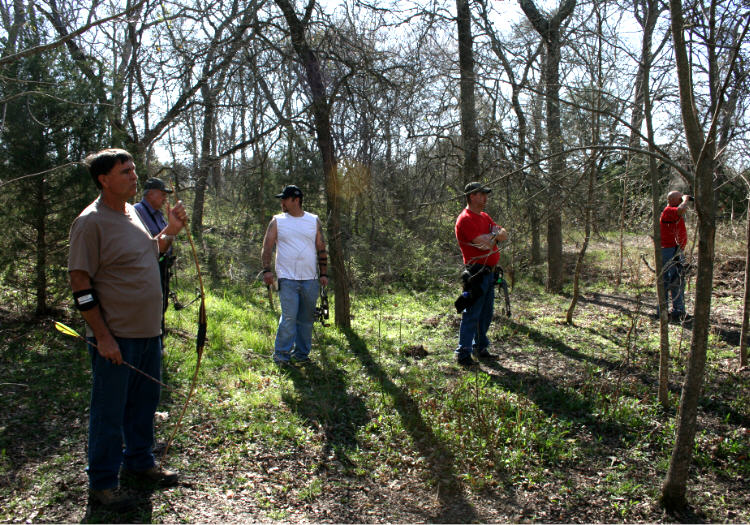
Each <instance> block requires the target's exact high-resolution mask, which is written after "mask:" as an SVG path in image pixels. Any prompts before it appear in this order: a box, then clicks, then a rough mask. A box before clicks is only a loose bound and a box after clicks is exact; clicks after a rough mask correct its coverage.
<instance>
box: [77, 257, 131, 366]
mask: <svg viewBox="0 0 750 525" xmlns="http://www.w3.org/2000/svg"><path fill="white" fill-rule="evenodd" d="M70 287H71V288H72V289H73V291H74V292H79V291H81V290H88V289H89V288H91V287H92V285H91V278H90V277H89V274H88V273H86V272H84V271H83V270H72V271H71V272H70ZM81 315H82V316H83V319H84V320H85V321H86V323H87V324H88V325H89V327H91V331H92V332H94V337H95V338H96V346H97V350H98V351H99V354H100V355H101V356H102V357H103V358H104V359H107V360H109V361H112V362H113V363H114V364H116V365H119V364H122V353H120V347H119V345H118V344H117V341H115V338H114V336H113V335H112V332H110V331H109V327H108V326H107V323H105V322H104V317H103V316H102V311H101V309H100V308H99V305H96V306H94V307H93V308H91V309H90V310H86V311H82V312H81Z"/></svg>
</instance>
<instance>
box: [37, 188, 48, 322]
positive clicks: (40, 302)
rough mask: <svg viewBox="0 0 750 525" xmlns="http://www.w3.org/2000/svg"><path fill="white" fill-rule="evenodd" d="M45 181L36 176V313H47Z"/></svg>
mask: <svg viewBox="0 0 750 525" xmlns="http://www.w3.org/2000/svg"><path fill="white" fill-rule="evenodd" d="M46 186H47V183H46V182H45V181H44V177H37V181H36V191H35V193H36V195H35V197H36V204H35V206H34V230H35V231H36V265H35V268H34V271H35V274H36V277H35V282H34V288H35V289H36V309H35V312H34V313H35V314H36V315H44V314H46V313H47V233H46V232H47V192H46Z"/></svg>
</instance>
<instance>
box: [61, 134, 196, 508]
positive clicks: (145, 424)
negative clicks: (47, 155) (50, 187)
mask: <svg viewBox="0 0 750 525" xmlns="http://www.w3.org/2000/svg"><path fill="white" fill-rule="evenodd" d="M85 162H86V164H87V166H88V168H89V173H90V174H91V178H92V179H93V181H94V183H95V184H96V186H97V187H98V188H100V189H101V194H100V195H99V197H98V198H97V199H96V200H95V201H94V202H92V203H91V204H89V206H88V207H86V209H85V210H83V211H82V212H81V214H80V215H79V216H78V217H77V218H76V219H75V220H74V221H73V225H72V226H71V229H70V254H69V257H68V270H69V272H70V283H71V287H72V289H73V297H74V300H75V305H76V307H77V308H78V310H80V312H81V315H82V316H83V318H84V320H85V321H86V335H87V337H88V338H89V340H90V341H91V342H92V345H94V346H91V347H89V349H90V352H91V365H92V371H93V374H92V382H93V385H92V389H91V407H90V413H89V446H88V456H89V457H88V468H87V469H86V470H87V473H88V476H89V499H90V501H92V502H94V503H99V504H101V505H104V506H106V507H109V508H112V509H123V508H127V507H130V506H132V505H133V503H134V502H135V499H134V497H133V496H131V495H130V494H127V493H126V492H124V491H122V490H120V488H119V479H118V475H119V471H120V466H121V465H122V466H123V475H127V476H129V477H132V478H135V479H138V480H148V481H151V482H159V483H162V484H175V483H176V482H177V477H178V476H177V473H176V472H172V471H168V470H165V469H163V468H162V467H160V466H157V465H156V462H155V460H154V455H153V452H152V448H153V444H154V413H155V412H156V406H157V404H158V402H159V393H160V390H159V385H158V384H157V383H156V382H155V381H152V380H150V379H148V378H146V377H144V376H143V375H141V374H137V373H134V372H133V371H131V369H129V368H128V367H125V366H122V363H123V362H124V361H125V362H127V363H129V364H131V365H132V366H134V367H136V368H138V369H140V370H142V371H144V372H146V373H147V374H149V375H151V376H153V377H155V378H157V379H158V378H159V377H160V373H161V337H160V335H161V305H162V297H161V285H160V278H159V263H158V254H159V251H160V248H161V251H164V250H166V247H167V246H168V244H169V243H171V241H172V240H173V239H174V236H175V235H177V233H179V232H180V230H182V228H183V227H184V225H185V223H186V222H187V214H186V212H185V208H184V206H183V205H182V203H181V202H179V203H177V205H175V207H174V208H172V209H171V210H170V212H169V217H168V224H167V226H166V227H165V228H164V229H163V230H162V231H161V232H160V233H159V234H158V235H156V236H152V235H151V234H150V233H149V232H148V230H147V228H146V226H144V224H143V222H142V221H141V219H140V217H139V216H138V213H137V212H136V211H135V208H134V207H133V206H132V205H131V204H129V203H128V200H129V199H130V198H132V197H133V196H134V195H135V194H136V190H137V182H138V177H137V175H136V172H135V164H134V162H133V157H132V156H131V155H130V154H129V153H128V152H127V151H124V150H121V149H106V150H102V151H100V152H98V153H95V154H93V155H90V156H88V157H87V158H86V161H85ZM123 438H124V443H125V449H124V450H123V447H122V445H123Z"/></svg>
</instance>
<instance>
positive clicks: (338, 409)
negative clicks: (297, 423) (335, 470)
mask: <svg viewBox="0 0 750 525" xmlns="http://www.w3.org/2000/svg"><path fill="white" fill-rule="evenodd" d="M316 358H317V359H319V360H320V366H319V365H318V364H316V363H315V362H312V361H311V362H309V363H308V364H305V365H304V366H302V367H300V368H295V369H290V370H289V377H290V379H291V380H292V382H293V383H294V389H295V392H296V395H290V394H289V393H283V394H282V400H283V401H284V403H286V404H287V406H289V408H290V409H291V410H292V411H293V412H295V413H296V414H298V415H299V416H300V417H301V418H303V419H304V420H306V421H309V422H311V423H313V425H312V426H313V427H317V428H319V429H320V430H321V431H322V432H323V435H324V436H325V444H324V452H325V455H326V456H328V455H329V454H330V453H331V452H333V453H334V455H335V457H336V459H337V460H339V461H342V462H344V463H345V464H351V461H350V460H349V459H348V457H347V456H346V450H348V449H351V448H353V447H355V446H356V445H357V432H358V430H359V428H360V427H361V426H362V425H363V424H365V423H366V422H367V419H368V416H367V407H366V406H365V403H364V401H363V400H362V399H361V398H360V397H359V396H357V395H352V394H351V393H349V391H350V389H349V388H348V384H347V381H346V374H345V372H344V371H343V370H341V369H340V368H336V366H335V365H334V364H333V363H332V362H331V361H330V359H329V358H328V355H327V352H326V350H325V347H324V346H323V347H322V349H321V351H320V352H319V353H318V354H317V356H316Z"/></svg>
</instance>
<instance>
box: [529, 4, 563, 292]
mask: <svg viewBox="0 0 750 525" xmlns="http://www.w3.org/2000/svg"><path fill="white" fill-rule="evenodd" d="M519 4H520V6H521V9H523V11H524V13H526V16H527V18H528V19H529V21H530V22H531V25H533V26H534V29H536V31H537V32H538V33H539V34H540V35H541V37H542V38H543V39H544V42H545V44H546V46H547V61H546V67H545V68H544V78H545V94H546V97H547V140H548V142H549V150H550V155H551V156H552V158H551V159H550V163H549V179H550V181H549V186H548V188H547V213H548V215H547V267H548V269H547V289H548V290H549V291H550V292H554V293H558V292H560V291H562V285H563V258H562V255H563V239H562V211H561V206H560V190H559V188H560V187H561V184H560V183H559V180H560V177H563V176H564V175H565V157H564V156H563V140H562V130H561V124H560V46H561V42H560V27H561V26H562V22H563V21H564V20H565V18H567V17H568V16H570V14H572V13H573V9H574V8H575V5H576V0H562V3H561V4H560V7H559V8H558V10H557V11H556V12H555V13H554V14H552V15H551V16H550V17H549V18H545V17H543V16H542V14H541V13H540V12H539V10H538V9H537V7H536V5H535V4H534V2H533V1H532V0H519Z"/></svg>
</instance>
